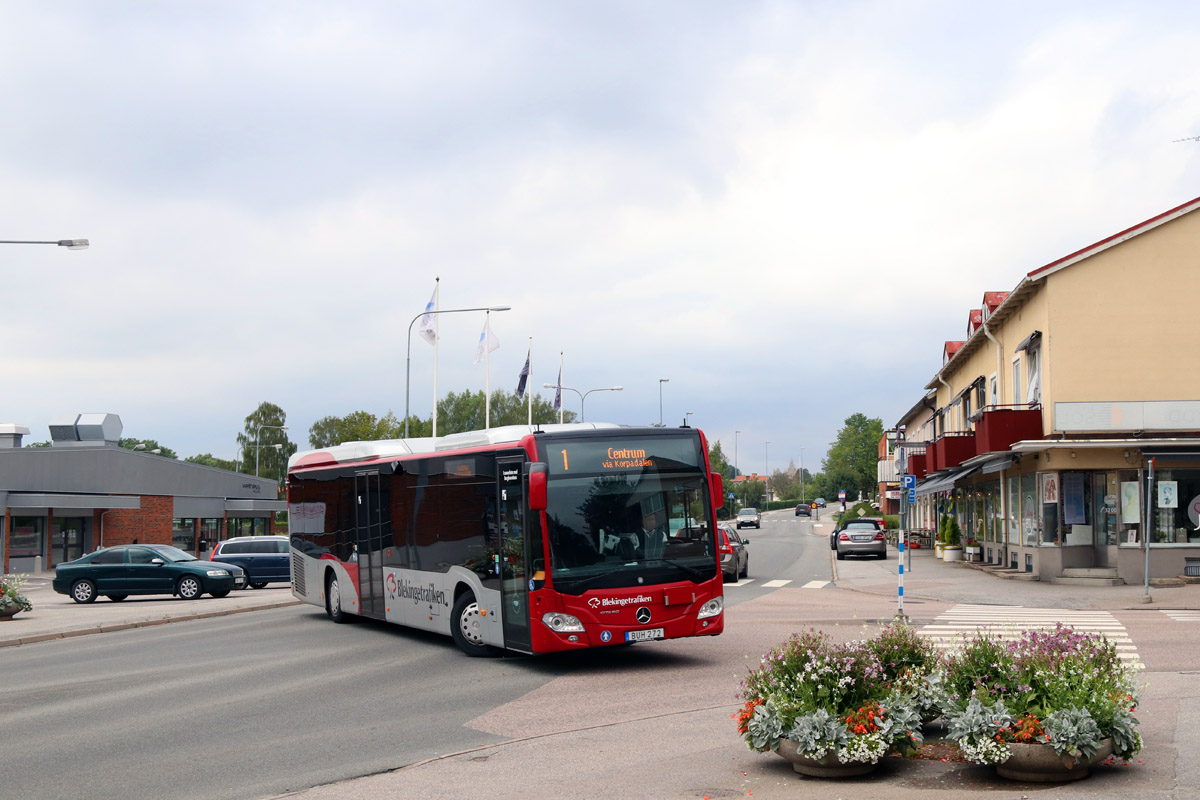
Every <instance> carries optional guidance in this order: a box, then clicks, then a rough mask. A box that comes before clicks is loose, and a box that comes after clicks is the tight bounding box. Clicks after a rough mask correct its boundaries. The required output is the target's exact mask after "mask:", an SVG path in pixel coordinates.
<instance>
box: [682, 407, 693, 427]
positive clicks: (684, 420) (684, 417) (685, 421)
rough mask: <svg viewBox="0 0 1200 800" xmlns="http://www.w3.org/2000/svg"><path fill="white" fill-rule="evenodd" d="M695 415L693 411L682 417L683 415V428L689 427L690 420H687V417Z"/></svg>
mask: <svg viewBox="0 0 1200 800" xmlns="http://www.w3.org/2000/svg"><path fill="white" fill-rule="evenodd" d="M695 413H696V412H695V411H689V412H687V413H686V414H684V415H683V424H684V425H685V426H689V427H690V425H689V423H691V420H690V419H688V417H690V416H691V415H692V414H695Z"/></svg>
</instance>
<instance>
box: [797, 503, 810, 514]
mask: <svg viewBox="0 0 1200 800" xmlns="http://www.w3.org/2000/svg"><path fill="white" fill-rule="evenodd" d="M796 516H797V517H811V516H812V509H811V508H809V507H808V503H801V504H800V505H798V506H796Z"/></svg>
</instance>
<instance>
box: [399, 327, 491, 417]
mask: <svg viewBox="0 0 1200 800" xmlns="http://www.w3.org/2000/svg"><path fill="white" fill-rule="evenodd" d="M464 311H512V306H479V307H478V308H441V309H434V310H432V311H422V312H421V313H420V314H417V315H416V316H415V317H413V318H412V322H410V323H408V358H407V359H406V360H405V364H404V438H405V439H407V438H408V379H409V376H410V375H411V374H412V326H413V325H414V324H416V321H417V320H419V319H420V318H421V317H423V316H425V315H426V314H460V313H462V312H464ZM434 403H435V404H436V403H437V398H434ZM434 410H435V411H436V410H437V409H436V408H435V409H434Z"/></svg>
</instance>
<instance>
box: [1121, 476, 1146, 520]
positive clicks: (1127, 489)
mask: <svg viewBox="0 0 1200 800" xmlns="http://www.w3.org/2000/svg"><path fill="white" fill-rule="evenodd" d="M1141 517H1142V510H1141V504H1140V503H1138V484H1137V481H1122V482H1121V522H1122V523H1124V524H1125V525H1137V524H1138V523H1139V522H1141Z"/></svg>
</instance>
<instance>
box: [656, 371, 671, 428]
mask: <svg viewBox="0 0 1200 800" xmlns="http://www.w3.org/2000/svg"><path fill="white" fill-rule="evenodd" d="M670 380H671V379H670V378H659V379H658V427H660V428H661V427H662V424H663V421H662V385H663V384H664V383H667V382H668V381H670Z"/></svg>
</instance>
